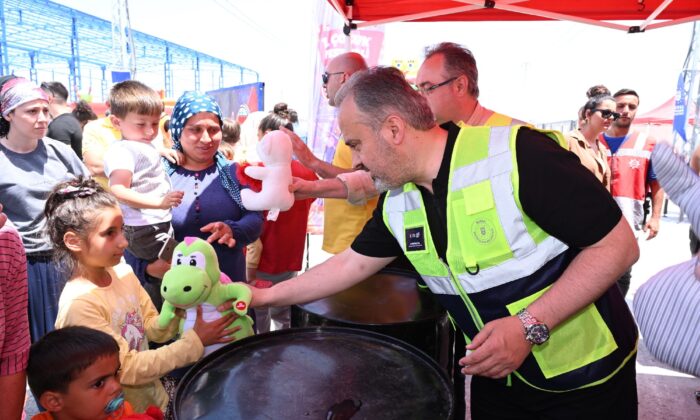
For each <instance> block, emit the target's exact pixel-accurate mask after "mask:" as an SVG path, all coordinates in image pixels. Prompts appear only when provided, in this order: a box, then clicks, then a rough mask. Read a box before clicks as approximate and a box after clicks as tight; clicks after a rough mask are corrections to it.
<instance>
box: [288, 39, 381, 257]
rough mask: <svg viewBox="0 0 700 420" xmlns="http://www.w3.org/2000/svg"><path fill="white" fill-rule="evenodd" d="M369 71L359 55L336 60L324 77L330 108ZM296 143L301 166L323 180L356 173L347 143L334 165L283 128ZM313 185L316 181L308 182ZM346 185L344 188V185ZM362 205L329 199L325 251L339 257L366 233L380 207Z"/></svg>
mask: <svg viewBox="0 0 700 420" xmlns="http://www.w3.org/2000/svg"><path fill="white" fill-rule="evenodd" d="M365 69H367V64H366V63H365V60H364V58H362V56H361V55H360V54H358V53H354V52H349V53H344V54H341V55H339V56H337V57H335V58H334V59H332V60H331V61H330V62H329V63H328V66H327V67H326V71H325V72H324V73H323V74H322V75H321V80H322V82H323V90H324V91H325V93H326V97H327V98H328V105H330V106H333V107H334V106H335V102H334V100H335V94H336V92H338V90H339V89H340V87H341V86H342V85H343V83H345V82H346V81H347V80H348V78H350V76H351V75H352V74H353V73H355V72H357V71H361V70H365ZM282 131H284V132H285V133H287V134H288V135H289V136H290V138H291V139H292V147H293V149H294V154H295V155H296V157H297V159H299V162H301V163H302V164H303V165H304V166H306V167H307V168H309V169H311V170H312V171H314V172H315V173H316V174H317V175H318V176H319V177H321V178H323V180H321V181H324V180H329V179H330V180H334V181H335V182H339V183H340V181H336V178H335V177H336V176H341V177H342V176H343V175H342V174H346V173H350V172H352V171H353V170H354V165H353V162H352V153H351V151H350V149H349V148H348V146H346V145H345V142H344V141H343V140H342V139H340V140H339V141H338V145H337V146H336V149H335V155H334V156H333V161H332V163H328V162H324V161H323V160H321V159H319V158H317V157H316V156H315V155H314V154H313V152H311V150H309V148H308V146H307V145H306V144H305V143H304V142H303V141H302V140H301V138H299V136H297V135H296V134H294V132H292V131H289V130H287V129H284V128H282ZM306 182H309V183H312V184H311V185H314V184H313V181H306ZM341 185H342V184H341ZM360 204H361V205H352V204H350V203H348V202H346V201H345V200H340V199H328V200H326V201H325V203H324V206H325V208H324V217H323V246H322V248H323V250H324V251H326V252H330V253H332V254H337V253H339V252H341V251H343V250H345V249H346V248H348V247H349V246H350V244H351V243H352V241H353V239H355V237H356V236H357V234H358V233H359V232H360V230H362V226H364V224H365V222H366V221H367V219H369V218H370V216H371V215H372V212H373V211H374V208H375V207H376V205H377V199H376V198H374V199H370V200H364V201H363V202H362V203H360Z"/></svg>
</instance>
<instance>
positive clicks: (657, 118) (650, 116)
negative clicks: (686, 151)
mask: <svg viewBox="0 0 700 420" xmlns="http://www.w3.org/2000/svg"><path fill="white" fill-rule="evenodd" d="M675 107H676V98H674V97H671V98H669V99H668V101H666V102H664V103H662V104H661V105H659V106H657V107H656V108H654V109H652V110H650V111H647V112H645V113H644V114H640V115H637V117H636V118H635V119H634V123H635V124H673V115H674V111H675ZM693 115H695V104H693V103H692V102H691V103H689V104H688V116H689V119H688V124H690V125H693V123H694V121H695V119H694V118H693Z"/></svg>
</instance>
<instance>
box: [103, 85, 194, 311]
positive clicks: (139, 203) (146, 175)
mask: <svg viewBox="0 0 700 420" xmlns="http://www.w3.org/2000/svg"><path fill="white" fill-rule="evenodd" d="M109 104H110V109H111V111H112V113H111V115H110V117H109V118H110V119H111V121H112V125H113V126H114V127H115V128H117V129H119V131H121V134H122V140H121V141H117V142H114V143H112V145H110V147H109V149H108V150H107V153H105V162H104V168H105V174H106V175H107V177H108V178H109V187H110V189H111V191H112V193H113V194H114V195H115V196H116V197H117V199H118V200H119V203H120V205H121V208H122V212H123V214H124V225H125V226H124V234H125V235H126V238H127V240H128V241H129V248H128V249H129V252H131V253H132V254H134V255H135V256H136V257H138V258H141V259H143V260H146V261H149V262H150V261H154V260H156V259H158V258H159V257H160V258H161V259H163V260H165V261H168V262H170V258H171V256H172V248H173V247H174V245H175V241H174V240H173V239H171V237H172V234H173V232H172V228H171V225H170V220H171V214H170V209H171V208H172V207H176V206H178V205H179V204H180V203H181V202H182V197H183V194H184V193H183V192H182V191H172V186H171V184H170V179H169V178H168V176H167V174H166V173H165V170H164V169H163V165H162V163H161V156H160V154H159V150H158V149H157V148H156V146H154V145H153V144H152V143H151V142H152V141H153V139H155V138H156V136H157V135H158V131H159V123H160V115H161V113H162V112H163V102H162V100H161V98H160V96H158V94H157V93H156V92H155V91H154V90H153V89H151V88H149V87H148V86H146V85H144V84H143V83H141V82H137V81H135V80H127V81H124V82H120V83H117V84H116V85H114V86H113V87H112V90H111V91H110V94H109ZM154 303H156V306H157V307H160V305H158V303H157V302H154Z"/></svg>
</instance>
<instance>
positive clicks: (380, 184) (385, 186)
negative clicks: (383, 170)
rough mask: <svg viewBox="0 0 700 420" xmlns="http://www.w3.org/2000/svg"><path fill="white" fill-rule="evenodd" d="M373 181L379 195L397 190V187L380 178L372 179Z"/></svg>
mask: <svg viewBox="0 0 700 420" xmlns="http://www.w3.org/2000/svg"><path fill="white" fill-rule="evenodd" d="M372 181H373V182H374V188H376V189H377V193H379V194H381V193H383V192H386V191H389V190H393V189H394V188H396V187H393V186H391V185H389V183H387V182H385V181H383V180H381V179H379V178H375V177H372Z"/></svg>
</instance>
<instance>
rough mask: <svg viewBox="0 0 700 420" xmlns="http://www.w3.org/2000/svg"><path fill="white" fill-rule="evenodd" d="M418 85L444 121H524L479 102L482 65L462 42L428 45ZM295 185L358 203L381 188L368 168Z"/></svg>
mask: <svg viewBox="0 0 700 420" xmlns="http://www.w3.org/2000/svg"><path fill="white" fill-rule="evenodd" d="M446 75H450V76H446ZM416 85H417V88H418V91H419V92H420V93H421V94H423V96H425V98H426V99H427V100H428V105H429V106H430V109H431V110H432V112H433V115H434V116H435V121H436V122H437V123H438V124H440V125H442V124H445V123H447V122H450V121H451V122H454V123H456V124H462V125H487V126H491V127H497V126H507V125H512V124H524V123H523V122H522V121H519V120H515V119H513V118H511V117H509V116H507V115H503V114H500V113H498V112H494V111H491V110H490V109H486V108H484V107H483V106H482V105H481V104H480V103H479V69H478V68H477V65H476V59H475V58H474V55H473V54H472V52H471V51H470V50H469V49H468V48H466V47H464V46H462V45H459V44H455V43H453V42H443V43H440V44H437V45H435V46H432V47H430V48H427V49H426V54H425V61H423V64H421V66H420V68H419V69H418V77H417V78H416ZM293 189H294V193H295V195H296V197H297V199H305V198H308V197H320V198H347V200H348V202H349V203H350V204H356V205H364V203H365V202H366V200H368V199H370V198H372V197H375V196H376V195H377V194H379V193H380V192H381V191H377V190H376V189H375V188H374V183H373V182H372V177H371V175H370V173H369V172H367V171H366V170H365V171H354V172H350V173H343V174H339V175H338V176H337V177H336V178H327V179H321V180H318V181H307V180H302V179H295V180H294V186H293Z"/></svg>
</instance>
